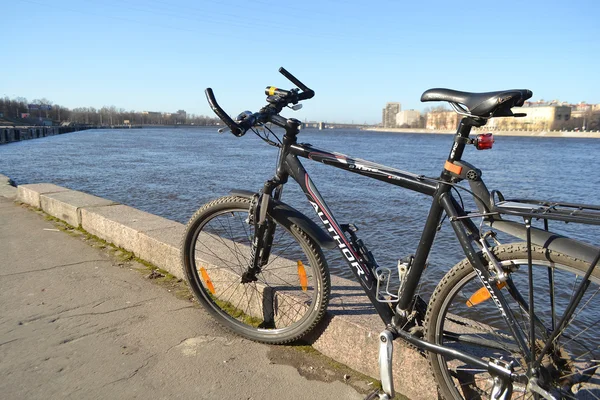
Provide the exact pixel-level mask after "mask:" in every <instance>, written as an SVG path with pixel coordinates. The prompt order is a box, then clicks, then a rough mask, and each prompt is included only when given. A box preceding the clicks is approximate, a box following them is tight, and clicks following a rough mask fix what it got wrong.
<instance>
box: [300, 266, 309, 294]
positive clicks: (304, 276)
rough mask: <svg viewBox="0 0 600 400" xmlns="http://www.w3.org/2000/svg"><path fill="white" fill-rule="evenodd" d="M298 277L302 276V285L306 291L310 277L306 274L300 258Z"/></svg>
mask: <svg viewBox="0 0 600 400" xmlns="http://www.w3.org/2000/svg"><path fill="white" fill-rule="evenodd" d="M298 277H299V278H300V286H302V291H303V292H306V289H307V288H308V277H307V276H306V270H305V269H304V264H302V261H300V260H298Z"/></svg>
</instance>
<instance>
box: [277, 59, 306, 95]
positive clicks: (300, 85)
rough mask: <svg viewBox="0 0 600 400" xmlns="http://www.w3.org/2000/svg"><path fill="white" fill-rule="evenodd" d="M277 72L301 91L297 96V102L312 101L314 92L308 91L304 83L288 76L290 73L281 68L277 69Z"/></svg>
mask: <svg viewBox="0 0 600 400" xmlns="http://www.w3.org/2000/svg"><path fill="white" fill-rule="evenodd" d="M279 72H280V73H281V75H283V76H285V77H286V78H287V79H288V80H290V81H291V82H292V83H293V84H294V85H296V86H298V87H299V88H300V89H302V92H303V93H300V94H299V95H298V100H307V99H312V98H313V97H314V95H315V91H314V90H312V89H310V88H309V87H308V86H306V85H305V84H304V83H302V82H300V80H299V79H298V78H296V77H295V76H294V75H292V74H290V72H289V71H288V70H287V69H285V68H283V67H281V68H279Z"/></svg>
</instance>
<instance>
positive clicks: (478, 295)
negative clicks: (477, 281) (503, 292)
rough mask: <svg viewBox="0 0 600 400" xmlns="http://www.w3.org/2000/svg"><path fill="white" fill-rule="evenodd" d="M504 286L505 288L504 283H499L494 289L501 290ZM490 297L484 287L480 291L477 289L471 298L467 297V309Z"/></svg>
mask: <svg viewBox="0 0 600 400" xmlns="http://www.w3.org/2000/svg"><path fill="white" fill-rule="evenodd" d="M504 286H506V282H500V283H497V284H496V287H497V288H498V289H502V288H503V287H504ZM490 297H492V295H491V294H490V292H489V291H488V290H487V288H486V287H485V286H484V287H482V288H481V289H479V290H478V291H476V292H475V293H473V295H472V296H471V297H469V300H467V303H466V304H467V307H473V306H476V305H477V304H479V303H483V302H484V301H486V300H487V299H489V298H490Z"/></svg>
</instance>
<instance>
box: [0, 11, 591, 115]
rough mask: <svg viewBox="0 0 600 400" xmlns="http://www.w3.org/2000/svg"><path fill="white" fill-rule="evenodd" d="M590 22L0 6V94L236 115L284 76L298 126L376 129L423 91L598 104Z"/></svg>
mask: <svg viewBox="0 0 600 400" xmlns="http://www.w3.org/2000/svg"><path fill="white" fill-rule="evenodd" d="M599 17H600V2H597V1H588V0H583V1H577V2H567V1H554V0H546V1H503V2H490V1H468V0H467V1H461V2H452V1H447V0H444V1H425V0H424V1H418V2H406V1H400V0H398V1H355V0H321V1H314V0H303V1H295V2H290V1H288V2H284V1H281V0H276V1H271V0H245V1H238V0H196V1H189V0H145V1H141V0H119V1H117V0H103V1H98V0H90V1H78V0H53V1H46V0H0V21H1V28H0V29H1V30H2V32H3V35H2V36H3V39H4V40H2V57H1V59H2V61H0V95H1V96H5V95H6V96H9V97H15V96H23V97H26V98H27V99H29V100H33V99H36V98H42V97H46V98H48V99H50V100H52V101H54V102H55V103H58V104H61V105H64V106H67V107H70V108H73V107H77V106H93V107H97V108H99V107H102V106H104V105H115V106H117V107H119V108H121V107H122V108H124V109H127V110H130V109H133V110H137V111H142V110H149V111H176V110H178V109H185V110H186V111H188V112H189V113H196V114H206V115H208V114H210V113H211V112H210V110H209V108H208V106H207V104H206V100H205V97H204V93H203V92H204V89H205V88H206V87H209V86H210V87H212V88H213V89H214V90H215V93H216V96H217V99H218V100H219V102H220V103H221V105H222V106H223V107H224V108H225V109H226V110H227V111H228V112H229V113H230V114H237V113H238V112H240V111H242V110H245V109H249V110H252V111H255V110H257V109H258V108H260V107H261V106H262V105H263V104H264V98H265V96H264V95H263V90H264V87H265V86H268V85H275V86H280V87H284V88H288V87H291V86H290V85H291V84H289V83H288V82H287V81H286V80H285V78H284V77H283V76H281V75H280V74H279V73H278V72H277V70H278V68H279V67H280V66H284V67H285V68H286V69H288V70H289V71H290V72H292V73H293V74H295V75H296V76H297V77H298V78H300V79H301V80H302V81H303V82H304V83H306V84H307V85H308V86H309V87H311V88H312V89H314V90H315V92H316V96H315V98H314V99H312V100H310V101H308V102H306V104H305V105H304V109H303V110H301V111H299V112H296V113H293V112H292V111H290V113H289V115H294V116H295V117H296V118H299V119H302V120H304V119H309V120H312V119H314V120H329V121H340V122H342V121H343V122H352V121H354V122H355V123H359V122H360V123H362V122H369V123H374V122H379V121H380V119H381V109H382V108H383V107H384V106H385V103H386V102H388V101H399V102H401V103H402V108H403V109H412V108H414V109H423V108H425V107H427V106H431V105H435V104H431V103H420V101H419V98H420V96H421V93H422V92H423V91H425V90H426V89H429V88H432V87H447V88H452V89H457V90H465V91H492V90H502V89H510V88H527V89H531V90H533V92H534V99H545V100H550V99H560V100H563V101H569V102H579V101H582V100H584V101H587V102H588V103H600V83H599V82H600V80H599V79H598V75H597V71H598V68H599V65H600V22H599ZM6 33H8V35H6ZM285 115H287V114H285Z"/></svg>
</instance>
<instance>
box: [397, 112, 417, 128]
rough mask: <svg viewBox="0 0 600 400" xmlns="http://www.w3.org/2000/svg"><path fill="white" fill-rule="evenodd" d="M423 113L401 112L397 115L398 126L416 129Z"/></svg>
mask: <svg viewBox="0 0 600 400" xmlns="http://www.w3.org/2000/svg"><path fill="white" fill-rule="evenodd" d="M420 118H421V113H420V112H418V111H417V110H406V111H400V112H399V113H398V114H396V125H397V126H398V127H400V128H402V127H415V126H416V125H418V123H419V119H420Z"/></svg>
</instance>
